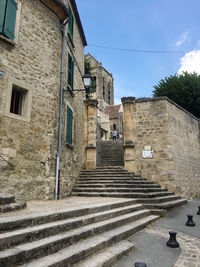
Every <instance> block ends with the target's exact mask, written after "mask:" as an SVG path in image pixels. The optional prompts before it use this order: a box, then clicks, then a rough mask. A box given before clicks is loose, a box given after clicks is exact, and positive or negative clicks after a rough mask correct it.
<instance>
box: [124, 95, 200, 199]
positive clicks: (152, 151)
mask: <svg viewBox="0 0 200 267" xmlns="http://www.w3.org/2000/svg"><path fill="white" fill-rule="evenodd" d="M122 103H123V109H124V151H125V152H124V153H125V154H124V160H125V168H126V169H128V170H130V171H133V172H134V173H135V174H137V175H141V176H142V177H144V178H148V179H149V180H151V181H156V182H158V183H160V184H161V185H162V186H163V187H166V188H168V189H169V190H170V191H172V192H174V193H176V194H179V195H182V196H183V197H186V198H191V197H194V196H199V195H200V191H199V189H198V188H200V164H199V162H200V154H199V151H200V139H199V136H200V131H199V129H200V128H199V120H198V119H197V118H195V117H194V116H193V115H192V114H190V113H189V112H187V111H185V110H184V109H183V108H181V107H180V106H178V105H177V104H175V103H174V102H173V101H171V100H169V99H168V98H166V97H161V98H153V99H147V98H143V99H135V98H132V97H128V98H123V99H122Z"/></svg>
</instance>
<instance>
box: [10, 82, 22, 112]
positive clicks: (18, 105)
mask: <svg viewBox="0 0 200 267" xmlns="http://www.w3.org/2000/svg"><path fill="white" fill-rule="evenodd" d="M25 98H26V91H25V90H23V89H22V88H20V87H18V86H15V85H13V88H12V95H11V103H10V113H14V114H16V115H22V108H23V103H24V101H25Z"/></svg>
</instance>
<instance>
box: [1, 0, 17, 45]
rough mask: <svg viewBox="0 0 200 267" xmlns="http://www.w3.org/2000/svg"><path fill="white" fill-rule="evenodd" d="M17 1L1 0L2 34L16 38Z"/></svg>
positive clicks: (12, 38)
mask: <svg viewBox="0 0 200 267" xmlns="http://www.w3.org/2000/svg"><path fill="white" fill-rule="evenodd" d="M16 13H17V2H16V1H15V0H0V34H2V35H4V36H5V37H7V38H9V39H11V40H14V39H15V22H16Z"/></svg>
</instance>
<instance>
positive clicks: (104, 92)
mask: <svg viewBox="0 0 200 267" xmlns="http://www.w3.org/2000/svg"><path fill="white" fill-rule="evenodd" d="M103 99H104V100H105V84H104V77H103Z"/></svg>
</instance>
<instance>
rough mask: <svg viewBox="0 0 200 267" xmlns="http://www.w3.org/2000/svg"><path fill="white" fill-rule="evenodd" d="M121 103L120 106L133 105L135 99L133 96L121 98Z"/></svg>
mask: <svg viewBox="0 0 200 267" xmlns="http://www.w3.org/2000/svg"><path fill="white" fill-rule="evenodd" d="M121 101H122V104H133V103H135V97H133V96H128V97H122V98H121Z"/></svg>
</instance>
